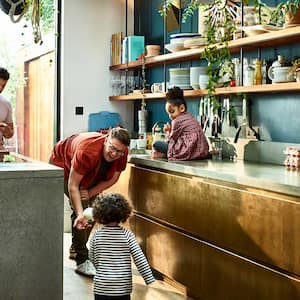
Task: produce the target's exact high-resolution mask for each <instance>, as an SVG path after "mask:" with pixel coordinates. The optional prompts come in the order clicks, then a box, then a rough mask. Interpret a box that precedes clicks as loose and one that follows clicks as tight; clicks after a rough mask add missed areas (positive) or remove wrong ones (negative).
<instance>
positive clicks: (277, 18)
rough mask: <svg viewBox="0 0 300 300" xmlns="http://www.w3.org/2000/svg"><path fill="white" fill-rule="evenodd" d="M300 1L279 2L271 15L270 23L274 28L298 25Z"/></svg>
mask: <svg viewBox="0 0 300 300" xmlns="http://www.w3.org/2000/svg"><path fill="white" fill-rule="evenodd" d="M299 8H300V0H288V1H286V2H280V3H279V4H278V5H277V6H276V8H275V10H273V11H272V14H271V23H272V24H274V25H276V26H284V27H291V26H295V25H300V9H299Z"/></svg>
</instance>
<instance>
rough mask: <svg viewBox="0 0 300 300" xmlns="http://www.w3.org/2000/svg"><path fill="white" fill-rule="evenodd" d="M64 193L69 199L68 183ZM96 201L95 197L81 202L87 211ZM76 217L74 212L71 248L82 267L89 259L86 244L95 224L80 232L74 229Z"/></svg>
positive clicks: (65, 185) (72, 216)
mask: <svg viewBox="0 0 300 300" xmlns="http://www.w3.org/2000/svg"><path fill="white" fill-rule="evenodd" d="M64 192H65V194H66V195H67V196H68V197H69V192H68V183H67V182H66V181H65V183H64ZM69 198H70V197H69ZM94 200H95V197H92V198H90V199H89V200H86V201H81V204H82V208H83V209H85V208H87V207H89V206H91V205H92V203H93V201H94ZM70 205H71V208H72V203H70ZM72 209H73V208H72ZM76 217H77V216H76V214H75V212H74V210H73V212H72V214H71V221H72V222H71V223H72V246H71V248H72V249H74V251H75V252H76V257H75V261H76V264H77V265H80V264H82V263H84V262H85V261H86V260H87V259H88V258H89V252H88V248H87V247H86V243H87V242H88V240H89V236H90V233H91V231H92V229H93V227H94V224H95V222H93V223H90V224H91V226H90V227H89V228H87V229H85V230H79V229H77V228H75V227H74V221H75V219H76Z"/></svg>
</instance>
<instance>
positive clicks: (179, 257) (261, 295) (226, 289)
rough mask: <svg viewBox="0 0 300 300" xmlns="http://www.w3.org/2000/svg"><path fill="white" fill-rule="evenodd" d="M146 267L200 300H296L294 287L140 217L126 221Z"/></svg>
mask: <svg viewBox="0 0 300 300" xmlns="http://www.w3.org/2000/svg"><path fill="white" fill-rule="evenodd" d="M132 221H133V223H134V224H135V228H136V236H137V239H138V240H140V241H142V248H143V250H144V252H145V254H146V255H147V258H148V260H149V263H150V265H151V266H152V267H153V268H154V269H156V270H158V271H159V272H161V273H162V274H164V275H166V276H167V277H169V278H171V279H173V280H175V281H177V282H180V283H181V284H183V285H185V286H186V287H187V291H188V295H190V296H192V297H193V298H195V299H205V300H267V299H270V300H271V299H272V300H297V299H300V281H299V280H297V279H295V278H292V277H289V276H287V275H285V274H282V273H280V272H276V271H273V270H271V269H269V268H266V267H264V266H262V265H259V264H256V263H254V262H252V261H250V260H247V259H245V258H242V257H240V256H238V255H235V254H233V253H231V252H229V251H225V250H223V249H221V248H218V247H215V246H213V245H211V244H209V243H206V242H203V241H200V240H197V239H195V238H192V237H189V236H187V235H186V234H183V233H180V232H178V231H176V230H174V229H171V228H168V227H167V226H164V225H162V224H159V223H157V222H155V221H152V220H149V219H147V218H146V217H142V216H139V215H136V216H135V217H134V220H132Z"/></svg>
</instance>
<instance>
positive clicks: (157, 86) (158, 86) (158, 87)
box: [151, 82, 163, 93]
mask: <svg viewBox="0 0 300 300" xmlns="http://www.w3.org/2000/svg"><path fill="white" fill-rule="evenodd" d="M162 92H163V85H162V83H161V82H155V83H153V84H152V85H151V93H162Z"/></svg>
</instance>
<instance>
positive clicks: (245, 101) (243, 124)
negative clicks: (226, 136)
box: [233, 98, 260, 144]
mask: <svg viewBox="0 0 300 300" xmlns="http://www.w3.org/2000/svg"><path fill="white" fill-rule="evenodd" d="M242 116H243V121H242V124H241V125H240V126H239V127H238V129H237V131H236V133H235V136H234V140H233V142H234V143H235V144H236V143H237V141H238V139H239V135H240V132H241V130H242V128H243V127H249V128H250V129H251V130H252V131H253V133H254V136H255V137H256V138H257V140H259V141H260V135H259V132H258V131H256V130H255V129H254V128H253V127H252V126H250V125H249V122H248V119H247V99H246V98H243V104H242Z"/></svg>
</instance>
